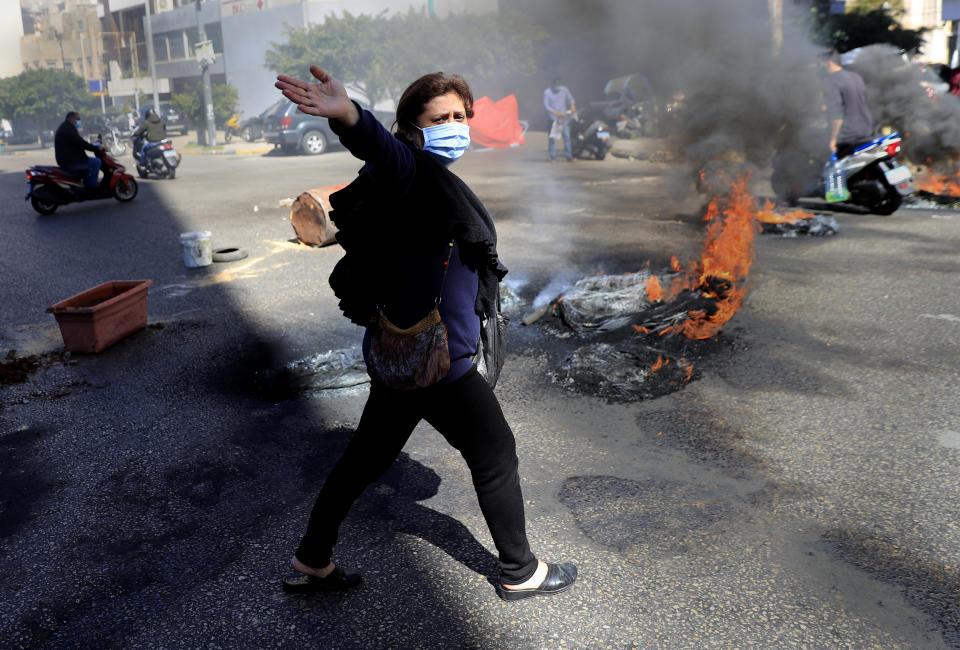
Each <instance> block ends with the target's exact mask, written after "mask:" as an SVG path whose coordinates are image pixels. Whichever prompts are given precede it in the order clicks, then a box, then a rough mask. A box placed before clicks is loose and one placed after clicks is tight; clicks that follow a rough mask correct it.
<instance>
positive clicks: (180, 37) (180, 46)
mask: <svg viewBox="0 0 960 650" xmlns="http://www.w3.org/2000/svg"><path fill="white" fill-rule="evenodd" d="M184 40H185V39H184V34H183V32H176V33H171V34H170V38H169V39H168V41H167V42H168V43H169V46H170V60H171V61H180V60H182V59H185V58H187V49H186V47H185V44H184Z"/></svg>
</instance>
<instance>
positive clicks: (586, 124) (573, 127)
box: [561, 113, 613, 160]
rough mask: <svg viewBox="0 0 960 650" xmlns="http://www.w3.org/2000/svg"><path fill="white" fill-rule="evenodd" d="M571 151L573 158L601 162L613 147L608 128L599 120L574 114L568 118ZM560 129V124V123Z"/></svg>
mask: <svg viewBox="0 0 960 650" xmlns="http://www.w3.org/2000/svg"><path fill="white" fill-rule="evenodd" d="M570 118H571V121H570V141H571V147H570V149H571V151H572V152H573V156H574V157H575V158H591V157H592V158H596V159H597V160H603V159H604V158H606V157H607V153H608V152H609V151H610V149H611V148H612V147H613V143H612V142H611V141H610V127H609V126H607V123H606V122H604V121H603V120H601V119H593V118H589V117H580V116H579V115H577V114H576V113H573V114H571V116H570ZM561 127H562V123H561Z"/></svg>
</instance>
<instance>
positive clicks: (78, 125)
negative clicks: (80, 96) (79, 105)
mask: <svg viewBox="0 0 960 650" xmlns="http://www.w3.org/2000/svg"><path fill="white" fill-rule="evenodd" d="M81 126H83V120H77V128H78V129H79V128H80V127H81Z"/></svg>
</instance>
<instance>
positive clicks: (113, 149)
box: [103, 126, 127, 156]
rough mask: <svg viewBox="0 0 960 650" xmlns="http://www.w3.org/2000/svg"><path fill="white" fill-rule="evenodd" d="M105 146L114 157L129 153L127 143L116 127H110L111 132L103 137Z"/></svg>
mask: <svg viewBox="0 0 960 650" xmlns="http://www.w3.org/2000/svg"><path fill="white" fill-rule="evenodd" d="M103 144H104V145H105V146H106V147H107V150H109V151H110V153H111V154H112V155H114V156H122V155H123V154H125V153H127V142H126V140H125V139H124V138H123V136H121V135H120V130H119V129H117V127H115V126H110V130H109V131H107V134H106V135H105V136H103Z"/></svg>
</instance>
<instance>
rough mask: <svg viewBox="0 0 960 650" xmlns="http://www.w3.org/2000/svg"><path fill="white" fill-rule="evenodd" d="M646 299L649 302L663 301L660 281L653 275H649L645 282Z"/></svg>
mask: <svg viewBox="0 0 960 650" xmlns="http://www.w3.org/2000/svg"><path fill="white" fill-rule="evenodd" d="M647 299H648V300H649V301H650V302H659V301H660V300H663V288H662V287H661V286H660V279H659V278H657V276H655V275H651V276H650V279H649V280H647Z"/></svg>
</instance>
